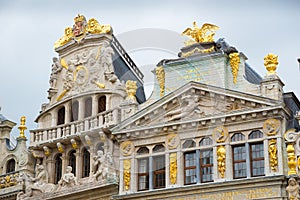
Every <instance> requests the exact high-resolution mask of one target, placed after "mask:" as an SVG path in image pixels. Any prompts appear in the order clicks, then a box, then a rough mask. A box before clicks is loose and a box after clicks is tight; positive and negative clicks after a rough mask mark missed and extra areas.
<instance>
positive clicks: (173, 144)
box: [166, 133, 180, 149]
mask: <svg viewBox="0 0 300 200" xmlns="http://www.w3.org/2000/svg"><path fill="white" fill-rule="evenodd" d="M179 142H180V139H179V137H178V135H177V134H175V133H171V134H169V135H167V137H166V143H167V146H168V148H169V149H176V148H177V147H178V145H179Z"/></svg>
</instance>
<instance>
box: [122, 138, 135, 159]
mask: <svg viewBox="0 0 300 200" xmlns="http://www.w3.org/2000/svg"><path fill="white" fill-rule="evenodd" d="M120 149H121V152H122V154H123V156H130V155H131V154H132V152H133V150H134V145H133V143H132V142H131V141H124V142H122V143H121V145H120Z"/></svg>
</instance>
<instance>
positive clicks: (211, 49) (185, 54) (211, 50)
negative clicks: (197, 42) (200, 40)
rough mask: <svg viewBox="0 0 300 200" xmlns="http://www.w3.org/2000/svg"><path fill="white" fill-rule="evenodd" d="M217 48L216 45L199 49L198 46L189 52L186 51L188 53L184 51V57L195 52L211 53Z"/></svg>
mask: <svg viewBox="0 0 300 200" xmlns="http://www.w3.org/2000/svg"><path fill="white" fill-rule="evenodd" d="M214 49H215V47H214V46H212V47H211V48H209V49H199V48H198V47H196V48H194V49H193V50H191V51H189V52H186V53H182V57H189V56H191V55H193V54H195V53H210V52H213V51H214Z"/></svg>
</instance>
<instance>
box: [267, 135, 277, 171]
mask: <svg viewBox="0 0 300 200" xmlns="http://www.w3.org/2000/svg"><path fill="white" fill-rule="evenodd" d="M269 156H270V166H271V169H272V170H273V171H276V170H277V165H278V159H277V142H276V139H272V140H270V141H269Z"/></svg>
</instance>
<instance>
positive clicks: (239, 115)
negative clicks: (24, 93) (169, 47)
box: [0, 15, 300, 200]
mask: <svg viewBox="0 0 300 200" xmlns="http://www.w3.org/2000/svg"><path fill="white" fill-rule="evenodd" d="M217 29H218V27H217V26H215V25H212V24H204V25H203V26H202V27H201V28H200V27H198V26H197V24H196V23H195V22H194V24H193V28H188V29H186V30H185V31H184V32H183V34H184V35H187V36H189V37H190V40H188V41H187V42H186V44H185V47H183V48H182V49H181V50H180V53H179V54H178V58H176V59H164V60H162V61H161V62H159V63H158V64H157V66H156V68H155V70H154V73H155V84H154V89H153V92H152V94H151V96H150V97H149V99H148V100H145V95H144V88H143V75H142V73H141V72H140V71H139V69H138V67H137V66H136V65H135V64H134V62H133V61H132V60H131V58H130V57H129V56H128V54H127V53H126V51H125V50H124V49H123V47H122V45H121V44H120V43H119V42H118V40H117V39H116V38H115V36H114V35H113V32H112V28H111V26H110V25H103V24H100V23H99V22H98V21H97V20H95V19H89V20H86V18H85V17H84V16H83V15H78V16H77V17H75V19H74V25H73V27H67V28H66V29H65V33H64V36H63V37H61V38H60V39H59V40H58V41H57V42H56V43H55V51H56V52H57V53H58V58H53V65H52V73H51V76H50V88H49V90H48V99H49V102H48V103H46V104H43V105H42V108H41V112H40V113H39V115H38V117H37V119H36V122H37V123H38V128H37V129H35V130H30V145H29V147H28V148H27V147H26V138H25V137H24V131H25V129H26V126H25V118H24V117H22V118H21V125H20V126H19V129H20V137H19V138H18V142H17V145H16V147H15V148H12V147H11V146H10V145H9V133H10V131H11V129H12V127H13V126H14V125H15V123H13V122H11V121H9V120H7V119H6V118H4V117H3V116H0V134H1V135H0V136H1V158H2V159H1V160H2V162H1V168H0V170H1V171H0V172H1V174H2V175H1V177H0V180H1V183H0V184H1V189H0V199H130V200H133V199H170V200H171V199H172V200H173V199H178V200H179V199H193V200H194V199H195V200H196V199H197V200H198V199H199V200H210V199H223V200H236V199H249V200H250V199H269V200H271V199H272V200H275V199H282V200H283V199H299V184H298V171H299V170H300V158H299V157H300V146H299V140H300V139H299V138H300V137H299V136H300V133H299V132H298V131H299V121H300V115H299V110H300V102H299V100H298V99H297V97H296V96H295V95H294V94H293V93H292V92H289V93H285V92H284V90H283V87H284V83H283V82H282V81H281V79H280V78H279V76H278V75H277V74H276V67H277V65H278V61H277V56H276V55H274V54H268V55H267V56H266V57H265V58H264V64H265V66H266V69H267V73H266V75H265V76H264V77H261V76H260V75H258V74H257V73H256V72H255V71H254V70H253V69H252V68H251V67H250V66H249V65H248V64H247V62H246V60H247V57H246V56H245V55H244V54H243V53H242V52H239V51H238V50H237V49H236V48H234V47H231V46H230V45H229V44H227V43H226V42H225V41H224V40H223V39H219V40H217V41H216V42H215V41H214V34H215V31H216V30H217Z"/></svg>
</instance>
